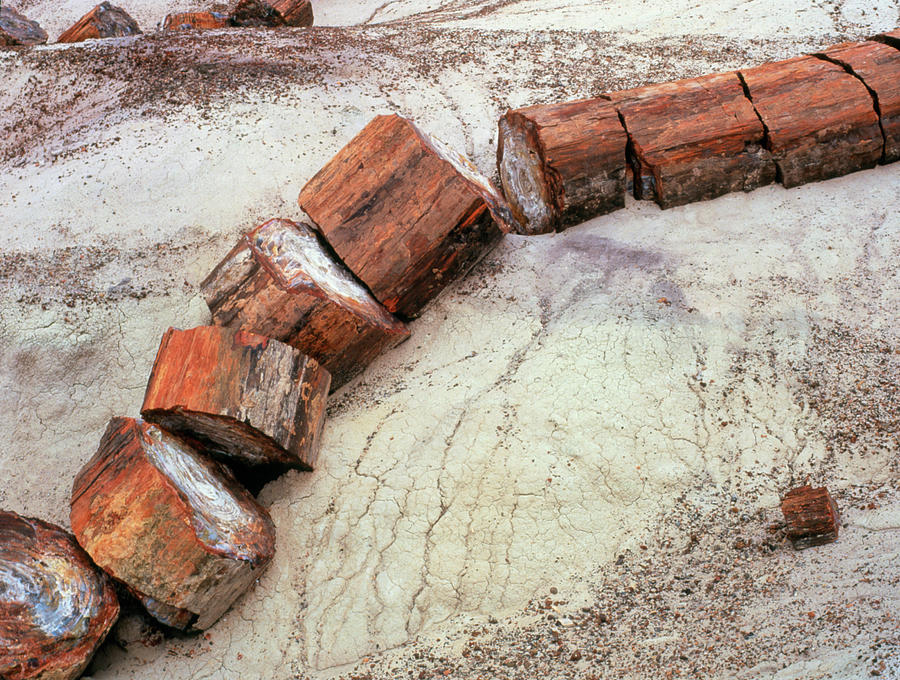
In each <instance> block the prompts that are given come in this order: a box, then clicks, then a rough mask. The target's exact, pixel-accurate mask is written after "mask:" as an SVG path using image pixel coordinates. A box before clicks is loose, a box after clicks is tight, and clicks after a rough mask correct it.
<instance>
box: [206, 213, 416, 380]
mask: <svg viewBox="0 0 900 680" xmlns="http://www.w3.org/2000/svg"><path fill="white" fill-rule="evenodd" d="M200 289H201V292H202V293H203V296H204V297H205V298H206V302H207V304H208V305H209V309H210V311H211V312H212V318H213V322H214V323H216V324H218V325H221V326H230V327H234V328H244V329H246V330H249V331H252V332H254V333H259V334H261V335H265V336H267V337H270V338H274V339H275V340H280V341H282V342H286V343H288V344H289V345H292V346H293V347H296V348H297V349H299V350H300V351H301V352H303V353H304V354H308V355H310V356H311V357H313V358H314V359H316V360H317V361H318V362H319V363H320V364H322V366H324V367H325V369H326V370H327V371H328V372H329V373H331V389H332V390H335V389H337V388H338V387H340V386H341V385H343V384H344V383H346V382H347V381H348V380H350V379H351V378H353V377H354V376H356V375H357V374H358V373H359V372H361V371H362V370H363V369H364V368H365V367H366V366H367V365H368V364H369V363H371V362H372V360H374V359H375V357H377V356H378V355H379V354H381V353H382V352H385V351H386V350H388V349H390V348H392V347H394V346H395V345H397V344H399V343H400V342H403V341H404V340H406V339H407V338H408V337H409V329H408V328H407V327H406V325H405V324H403V323H402V322H401V321H399V320H398V319H396V318H395V317H394V316H392V315H391V314H390V313H389V312H388V311H387V310H386V309H385V308H384V307H383V306H382V305H381V303H379V302H378V301H377V300H376V299H375V298H373V297H372V295H371V293H369V291H367V290H366V288H365V287H364V286H363V285H362V284H361V283H359V282H358V281H357V280H356V279H355V278H354V277H353V275H352V274H351V273H350V272H349V271H347V269H346V267H344V266H343V265H342V264H341V263H340V262H338V261H337V260H336V258H334V257H333V256H332V254H331V253H330V252H329V250H328V247H327V246H326V245H325V244H323V243H322V241H321V237H319V236H318V235H317V234H316V232H315V231H314V230H313V229H311V228H310V227H308V226H307V225H305V224H298V223H295V222H291V221H290V220H281V219H275V220H269V221H268V222H265V223H264V224H261V225H260V226H258V227H257V228H256V229H254V230H253V231H251V232H249V233H248V234H246V235H245V236H243V237H242V238H241V240H240V242H239V243H238V244H237V245H236V246H235V247H234V248H233V249H232V250H231V252H230V253H228V255H226V256H225V258H224V259H223V260H222V262H220V263H219V264H218V265H217V266H216V268H215V269H214V270H213V271H212V273H211V274H210V275H209V276H208V277H207V278H206V279H205V280H204V281H203V282H202V283H201V284H200Z"/></svg>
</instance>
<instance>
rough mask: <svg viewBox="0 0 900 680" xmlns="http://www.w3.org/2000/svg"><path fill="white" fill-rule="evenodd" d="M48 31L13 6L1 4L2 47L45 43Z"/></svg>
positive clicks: (0, 32) (0, 28)
mask: <svg viewBox="0 0 900 680" xmlns="http://www.w3.org/2000/svg"><path fill="white" fill-rule="evenodd" d="M45 42H47V31H45V30H44V29H43V28H41V27H40V24H38V22H36V21H31V19H26V18H25V17H23V16H22V15H21V14H19V13H18V12H17V11H16V10H14V9H12V8H11V7H3V6H0V47H17V46H20V45H26V46H27V45H43V44H44V43H45Z"/></svg>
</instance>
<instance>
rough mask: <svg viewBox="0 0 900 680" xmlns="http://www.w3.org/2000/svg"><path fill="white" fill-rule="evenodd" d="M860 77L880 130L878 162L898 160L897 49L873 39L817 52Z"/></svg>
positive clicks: (899, 76) (899, 99)
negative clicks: (881, 142)
mask: <svg viewBox="0 0 900 680" xmlns="http://www.w3.org/2000/svg"><path fill="white" fill-rule="evenodd" d="M816 56H820V57H822V58H824V59H828V60H829V61H833V62H835V63H837V64H840V65H841V66H843V67H844V68H845V69H846V70H848V71H850V72H851V73H853V74H854V75H855V76H856V77H857V78H859V79H860V80H862V81H863V83H864V84H865V86H866V87H867V88H869V92H870V93H871V94H872V98H873V99H874V101H875V110H876V112H877V113H878V116H879V118H880V120H881V130H882V133H883V134H884V152H883V155H882V158H881V162H882V163H893V162H894V161H897V160H900V50H897V49H895V48H893V47H891V46H889V45H883V44H881V43H877V42H863V43H843V44H840V45H834V46H832V47H829V48H828V49H826V50H824V51H822V52H821V54H817V55H816Z"/></svg>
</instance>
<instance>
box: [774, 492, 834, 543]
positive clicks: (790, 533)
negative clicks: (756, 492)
mask: <svg viewBox="0 0 900 680" xmlns="http://www.w3.org/2000/svg"><path fill="white" fill-rule="evenodd" d="M781 512H782V513H783V514H784V521H785V525H786V526H785V530H784V532H785V534H786V535H787V537H788V538H790V539H791V542H792V543H793V544H794V548H796V549H797V550H802V549H803V548H811V547H813V546H816V545H824V544H825V543H831V542H832V541H836V540H837V537H838V527H839V526H840V523H841V519H840V515H839V514H838V509H837V505H836V504H835V502H834V500H833V499H832V498H831V494H829V493H828V489H826V488H825V487H824V486H823V487H819V488H816V489H814V488H812V487H811V486H809V485H806V486H801V487H798V488H796V489H792V490H791V491H789V492H788V493H787V494H786V495H785V497H784V498H783V499H782V500H781Z"/></svg>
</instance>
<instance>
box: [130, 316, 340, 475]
mask: <svg viewBox="0 0 900 680" xmlns="http://www.w3.org/2000/svg"><path fill="white" fill-rule="evenodd" d="M330 383H331V375H330V374H329V373H328V371H326V370H325V369H324V368H323V367H322V366H321V365H320V364H319V362H317V361H316V360H315V359H313V358H312V357H309V356H307V355H306V354H303V353H302V352H300V351H299V350H297V349H294V348H293V347H291V346H290V345H286V344H284V343H282V342H279V341H277V340H271V339H269V338H267V337H265V336H262V335H257V334H255V333H250V332H247V331H242V330H235V329H231V328H222V327H220V326H201V327H199V328H193V329H191V330H187V331H181V330H177V329H174V328H170V329H169V330H168V331H166V333H165V334H164V335H163V339H162V342H161V343H160V346H159V351H158V352H157V354H156V361H155V362H154V364H153V371H152V372H151V374H150V380H149V381H148V383H147V391H146V394H145V395H144V405H143V407H142V408H141V415H142V416H143V417H144V418H146V419H147V420H149V421H150V422H153V423H157V424H159V425H161V426H163V427H165V428H166V429H168V430H171V431H173V432H176V433H178V434H181V435H183V436H186V437H187V438H189V439H192V440H196V441H198V442H201V443H202V444H203V446H204V447H205V448H206V449H207V450H208V452H210V453H213V454H215V455H217V456H219V457H221V458H223V459H224V460H226V461H229V460H234V461H237V462H238V463H241V464H245V465H258V464H263V465H277V466H283V467H286V468H299V469H301V470H311V469H312V468H313V466H314V465H315V462H316V458H317V457H318V454H319V440H320V438H321V434H322V428H323V426H324V425H325V404H326V401H327V399H328V387H329V385H330Z"/></svg>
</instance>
